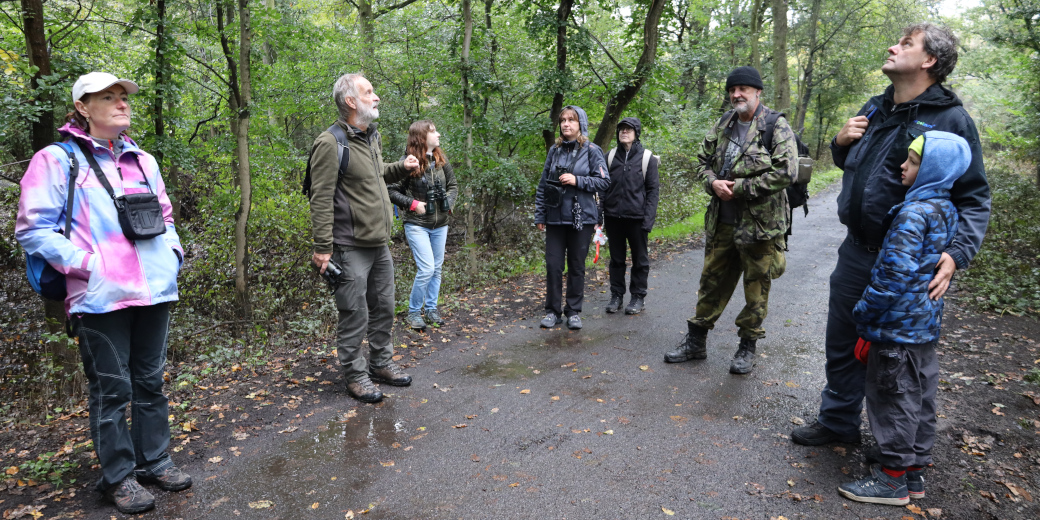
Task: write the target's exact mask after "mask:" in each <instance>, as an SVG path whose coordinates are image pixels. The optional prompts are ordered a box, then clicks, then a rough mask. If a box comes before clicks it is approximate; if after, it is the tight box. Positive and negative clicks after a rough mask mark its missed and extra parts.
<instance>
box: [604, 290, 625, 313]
mask: <svg viewBox="0 0 1040 520" xmlns="http://www.w3.org/2000/svg"><path fill="white" fill-rule="evenodd" d="M621 302H622V296H621V295H620V294H611V295H610V303H608V304H607V314H614V313H615V312H617V311H619V310H621Z"/></svg>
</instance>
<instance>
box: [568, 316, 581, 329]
mask: <svg viewBox="0 0 1040 520" xmlns="http://www.w3.org/2000/svg"><path fill="white" fill-rule="evenodd" d="M567 328H568V329H571V330H579V329H581V316H578V315H577V314H575V315H574V316H571V317H570V318H567Z"/></svg>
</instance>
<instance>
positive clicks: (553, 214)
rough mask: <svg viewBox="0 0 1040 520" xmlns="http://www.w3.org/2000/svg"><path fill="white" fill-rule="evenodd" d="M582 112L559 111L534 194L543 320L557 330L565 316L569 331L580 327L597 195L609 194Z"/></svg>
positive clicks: (599, 156)
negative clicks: (541, 252) (541, 247)
mask: <svg viewBox="0 0 1040 520" xmlns="http://www.w3.org/2000/svg"><path fill="white" fill-rule="evenodd" d="M588 135H589V121H588V118H587V117H586V116H585V111H584V110H582V109H581V108H579V107H576V106H569V105H568V106H566V107H563V110H562V111H561V112H560V137H559V138H558V139H556V144H555V145H553V147H552V148H550V149H549V156H548V157H547V158H546V159H545V167H544V168H543V169H542V178H541V180H540V181H539V183H538V191H537V192H536V195H535V205H534V207H535V210H534V222H535V224H536V225H537V226H538V229H539V230H542V231H545V271H546V274H545V311H546V314H545V318H544V319H542V322H541V325H542V327H543V328H550V327H555V326H556V325H558V324H560V323H562V322H563V318H562V316H563V315H564V314H566V316H567V327H568V328H570V329H580V328H581V318H580V317H579V316H578V315H579V314H581V304H582V301H583V300H584V298H585V257H587V256H589V244H590V243H591V242H592V234H593V232H594V231H595V228H594V226H595V225H596V224H597V223H598V222H599V209H598V208H597V207H596V192H598V191H602V190H605V189H607V185H608V184H609V183H610V176H609V175H608V174H607V167H606V164H604V162H603V150H601V149H600V148H599V147H598V146H596V145H595V144H593V143H592V142H591V141H589V138H588ZM564 255H566V259H567V306H566V308H562V304H563V301H562V300H563V294H562V293H563V260H564Z"/></svg>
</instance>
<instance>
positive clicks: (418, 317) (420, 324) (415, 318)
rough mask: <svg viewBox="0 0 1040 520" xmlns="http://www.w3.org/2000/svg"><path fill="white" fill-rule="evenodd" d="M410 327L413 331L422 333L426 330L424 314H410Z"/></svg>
mask: <svg viewBox="0 0 1040 520" xmlns="http://www.w3.org/2000/svg"><path fill="white" fill-rule="evenodd" d="M408 326H409V327H411V328H412V329H413V330H417V331H419V332H422V331H424V330H426V321H424V320H423V317H422V314H420V313H418V312H409V313H408Z"/></svg>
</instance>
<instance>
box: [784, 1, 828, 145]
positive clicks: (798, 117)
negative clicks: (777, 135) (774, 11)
mask: <svg viewBox="0 0 1040 520" xmlns="http://www.w3.org/2000/svg"><path fill="white" fill-rule="evenodd" d="M822 7H823V0H813V3H812V11H811V13H810V15H809V56H808V57H807V58H806V62H805V73H804V74H803V76H802V91H801V92H800V94H801V95H799V96H798V109H797V110H796V111H795V116H794V125H792V126H793V127H794V131H795V132H796V133H798V134H801V133H802V131H803V130H805V113H806V112H808V110H809V102H810V101H811V100H812V94H813V86H814V85H813V66H814V64H815V62H816V52H817V49H816V40H817V26H818V25H819V24H820V9H822Z"/></svg>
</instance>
